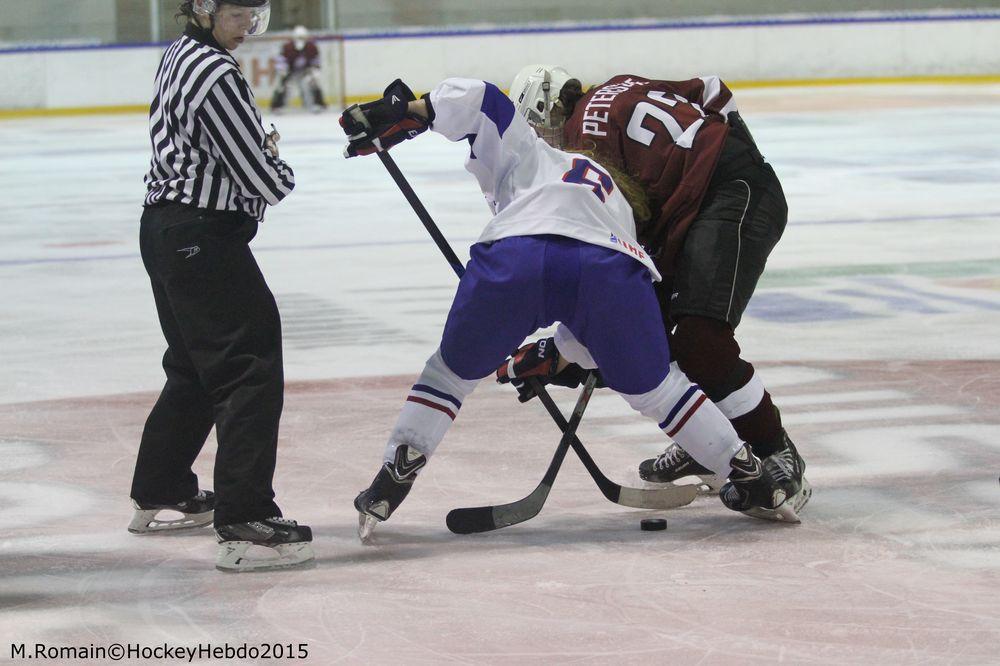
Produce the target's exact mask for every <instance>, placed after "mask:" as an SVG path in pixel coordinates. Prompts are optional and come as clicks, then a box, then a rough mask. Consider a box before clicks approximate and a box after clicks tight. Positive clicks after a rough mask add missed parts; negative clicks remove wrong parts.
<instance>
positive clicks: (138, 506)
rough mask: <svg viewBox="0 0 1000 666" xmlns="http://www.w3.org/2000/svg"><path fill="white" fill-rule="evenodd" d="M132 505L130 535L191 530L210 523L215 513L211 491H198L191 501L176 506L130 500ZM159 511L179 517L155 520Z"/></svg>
mask: <svg viewBox="0 0 1000 666" xmlns="http://www.w3.org/2000/svg"><path fill="white" fill-rule="evenodd" d="M132 505H133V506H134V507H135V514H133V516H132V522H130V523H129V525H128V531H129V532H131V533H132V534H153V533H155V532H168V531H173V530H185V529H192V528H195V527H204V526H205V525H210V524H211V523H212V516H213V515H214V513H215V493H213V492H212V491H211V490H199V491H198V494H197V495H195V496H194V497H192V498H191V499H187V500H184V501H183V502H178V503H177V504H148V503H142V502H137V501H135V500H132ZM161 511H170V512H172V513H173V514H174V515H175V516H176V514H178V513H179V514H181V515H180V517H173V518H168V517H161V518H159V519H157V514H159V513H160V512H161ZM167 515H170V514H167Z"/></svg>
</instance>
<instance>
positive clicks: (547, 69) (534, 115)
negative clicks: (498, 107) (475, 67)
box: [510, 65, 573, 129]
mask: <svg viewBox="0 0 1000 666" xmlns="http://www.w3.org/2000/svg"><path fill="white" fill-rule="evenodd" d="M572 78H573V77H571V76H570V75H569V72H567V71H566V70H565V69H563V68H562V67H559V66H556V65H528V66H527V67H525V68H523V69H522V70H521V71H520V72H518V73H517V76H515V77H514V82H513V83H511V84H510V98H511V100H513V102H514V106H515V107H517V112H518V113H520V114H521V115H522V116H524V117H525V119H526V120H527V121H528V123H530V124H531V125H535V126H538V127H543V128H546V129H549V128H552V127H553V125H552V107H553V106H554V105H555V103H556V102H557V101H559V91H560V90H562V87H563V86H564V85H565V84H566V82H567V81H569V80H570V79H572ZM559 125H560V126H561V123H560V124H559Z"/></svg>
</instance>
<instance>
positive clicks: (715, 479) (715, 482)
mask: <svg viewBox="0 0 1000 666" xmlns="http://www.w3.org/2000/svg"><path fill="white" fill-rule="evenodd" d="M696 478H698V479H699V480H700V481H701V483H699V484H698V494H699V495H712V496H718V494H719V490H720V489H721V488H722V486H724V485H726V481H727V479H724V478H722V477H720V476H717V475H715V474H710V475H706V476H699V477H696Z"/></svg>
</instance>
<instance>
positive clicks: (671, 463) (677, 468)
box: [639, 444, 726, 493]
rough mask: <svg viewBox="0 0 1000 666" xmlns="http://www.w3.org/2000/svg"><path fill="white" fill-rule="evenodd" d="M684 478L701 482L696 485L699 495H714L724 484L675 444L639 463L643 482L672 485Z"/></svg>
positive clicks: (722, 480)
mask: <svg viewBox="0 0 1000 666" xmlns="http://www.w3.org/2000/svg"><path fill="white" fill-rule="evenodd" d="M686 476H695V477H698V478H699V479H700V480H701V483H699V484H698V491H699V492H701V493H715V492H717V491H718V490H719V488H721V487H722V484H724V483H725V482H726V480H725V479H722V478H720V477H719V476H718V475H717V474H715V473H714V472H713V471H712V470H710V469H708V468H707V467H704V466H703V465H701V464H700V463H698V461H697V460H695V459H694V458H692V457H691V456H690V455H688V452H687V451H685V450H684V449H682V448H681V447H680V446H678V445H677V444H671V445H670V446H668V447H667V450H666V451H664V452H663V453H661V454H660V455H658V456H657V457H655V458H650V459H648V460H643V461H642V462H641V463H639V477H640V478H642V480H643V481H650V482H652V483H673V482H675V481H678V480H680V479H683V478H684V477H686Z"/></svg>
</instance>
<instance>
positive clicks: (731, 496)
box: [719, 438, 812, 523]
mask: <svg viewBox="0 0 1000 666" xmlns="http://www.w3.org/2000/svg"><path fill="white" fill-rule="evenodd" d="M786 442H787V446H786V448H785V449H783V450H781V451H779V452H778V453H775V454H774V455H772V456H768V457H767V458H765V459H764V460H763V461H761V460H759V459H758V458H757V457H756V456H754V455H753V454H752V453H750V451H749V449H748V448H747V447H746V446H744V448H742V449H741V450H740V451H739V452H738V453H737V454H736V455H735V456H734V457H733V459H732V462H731V465H732V467H733V471H732V473H731V474H730V476H729V482H728V483H726V484H725V485H724V486H722V489H721V490H720V491H719V498H720V499H721V500H722V503H723V504H725V505H726V506H727V507H728V508H730V509H732V510H733V511H740V512H742V513H745V514H746V515H748V516H753V517H754V518H761V519H764V520H775V521H783V522H788V523H798V522H800V521H799V515H798V514H799V511H800V510H801V509H802V507H804V506H805V505H806V502H808V501H809V497H810V496H811V495H812V488H811V487H810V486H809V483H808V482H807V481H806V480H805V479H804V478H803V477H802V471H803V470H804V469H805V463H804V462H803V461H802V458H801V457H799V455H798V452H797V451H796V450H795V447H794V445H792V443H791V441H790V440H787V438H786Z"/></svg>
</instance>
